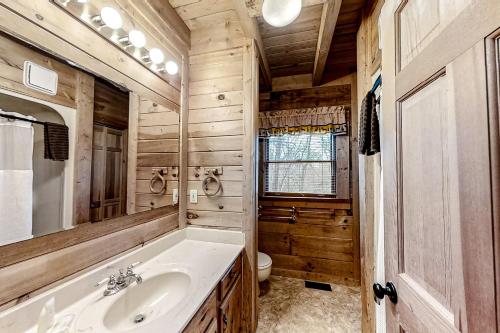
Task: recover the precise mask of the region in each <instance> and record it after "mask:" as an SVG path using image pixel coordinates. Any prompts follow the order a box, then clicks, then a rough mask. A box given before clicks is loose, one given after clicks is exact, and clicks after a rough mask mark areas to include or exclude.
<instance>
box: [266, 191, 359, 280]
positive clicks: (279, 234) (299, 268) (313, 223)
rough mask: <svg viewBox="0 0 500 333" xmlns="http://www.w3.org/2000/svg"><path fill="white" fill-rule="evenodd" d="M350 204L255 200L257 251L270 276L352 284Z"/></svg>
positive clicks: (299, 200)
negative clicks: (265, 258)
mask: <svg viewBox="0 0 500 333" xmlns="http://www.w3.org/2000/svg"><path fill="white" fill-rule="evenodd" d="M354 237H355V236H354V234H353V217H352V212H351V203H350V200H340V199H339V200H324V199H310V200H307V199H303V198H286V199H283V198H276V197H275V198H269V197H261V198H259V251H262V252H264V253H266V254H268V255H270V256H271V258H272V260H273V268H272V274H275V275H281V276H288V277H294V278H299V279H305V280H312V281H324V282H336V283H344V284H350V285H357V284H358V283H359V281H357V280H356V278H355V276H354V251H353V238H354Z"/></svg>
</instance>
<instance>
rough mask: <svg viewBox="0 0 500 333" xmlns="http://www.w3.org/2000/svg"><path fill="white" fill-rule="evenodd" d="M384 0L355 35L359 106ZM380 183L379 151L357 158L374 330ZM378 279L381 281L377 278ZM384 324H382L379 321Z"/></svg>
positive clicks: (366, 313)
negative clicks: (373, 154)
mask: <svg viewBox="0 0 500 333" xmlns="http://www.w3.org/2000/svg"><path fill="white" fill-rule="evenodd" d="M383 4H384V0H374V1H372V2H371V7H367V8H365V9H364V10H363V16H362V20H361V24H360V27H359V30H358V34H357V64H358V65H357V68H358V72H357V77H358V93H357V95H358V105H361V103H362V101H363V98H364V96H365V95H366V93H367V92H368V91H369V90H370V89H371V87H372V85H373V76H374V75H375V74H376V71H377V70H378V69H379V67H380V62H381V56H382V54H381V51H380V49H379V48H378V46H379V45H378V17H379V15H380V10H381V8H382V5H383ZM379 184H380V154H379V155H375V156H360V157H359V189H360V191H359V202H360V212H359V217H360V218H359V220H360V231H361V234H360V239H361V244H362V246H361V251H360V258H361V259H360V262H361V311H362V321H361V328H362V331H363V332H375V331H376V322H375V318H376V313H375V312H376V304H375V302H373V298H372V293H373V291H372V285H373V283H374V282H375V281H376V276H375V275H376V271H375V264H376V256H377V250H376V249H377V246H378V245H377V239H378V234H379V233H378V232H377V231H376V230H377V229H378V228H379V227H377V226H376V223H375V222H376V220H377V213H378V207H377V206H378V205H379V200H380V198H379V193H376V192H375V191H376V190H378V189H379ZM378 282H380V281H378ZM381 325H383V323H382V324H381Z"/></svg>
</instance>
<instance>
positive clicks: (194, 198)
mask: <svg viewBox="0 0 500 333" xmlns="http://www.w3.org/2000/svg"><path fill="white" fill-rule="evenodd" d="M189 202H191V203H194V204H195V203H198V190H191V191H189Z"/></svg>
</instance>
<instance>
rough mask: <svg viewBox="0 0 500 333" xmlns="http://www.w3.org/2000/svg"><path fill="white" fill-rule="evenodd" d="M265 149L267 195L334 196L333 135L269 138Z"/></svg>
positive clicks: (334, 158) (334, 160) (310, 134)
mask: <svg viewBox="0 0 500 333" xmlns="http://www.w3.org/2000/svg"><path fill="white" fill-rule="evenodd" d="M265 147H266V154H265V192H279V193H304V194H330V195H331V194H335V192H336V179H335V175H336V154H335V152H336V147H335V136H334V135H333V134H332V133H308V134H298V135H289V134H285V135H281V136H270V137H267V138H266V139H265Z"/></svg>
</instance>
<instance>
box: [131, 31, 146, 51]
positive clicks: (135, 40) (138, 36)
mask: <svg viewBox="0 0 500 333" xmlns="http://www.w3.org/2000/svg"><path fill="white" fill-rule="evenodd" d="M128 40H129V42H130V44H132V45H134V46H135V47H137V48H141V47H144V46H145V45H146V36H144V34H143V33H142V32H140V31H139V30H132V31H130V32H129V33H128Z"/></svg>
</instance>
